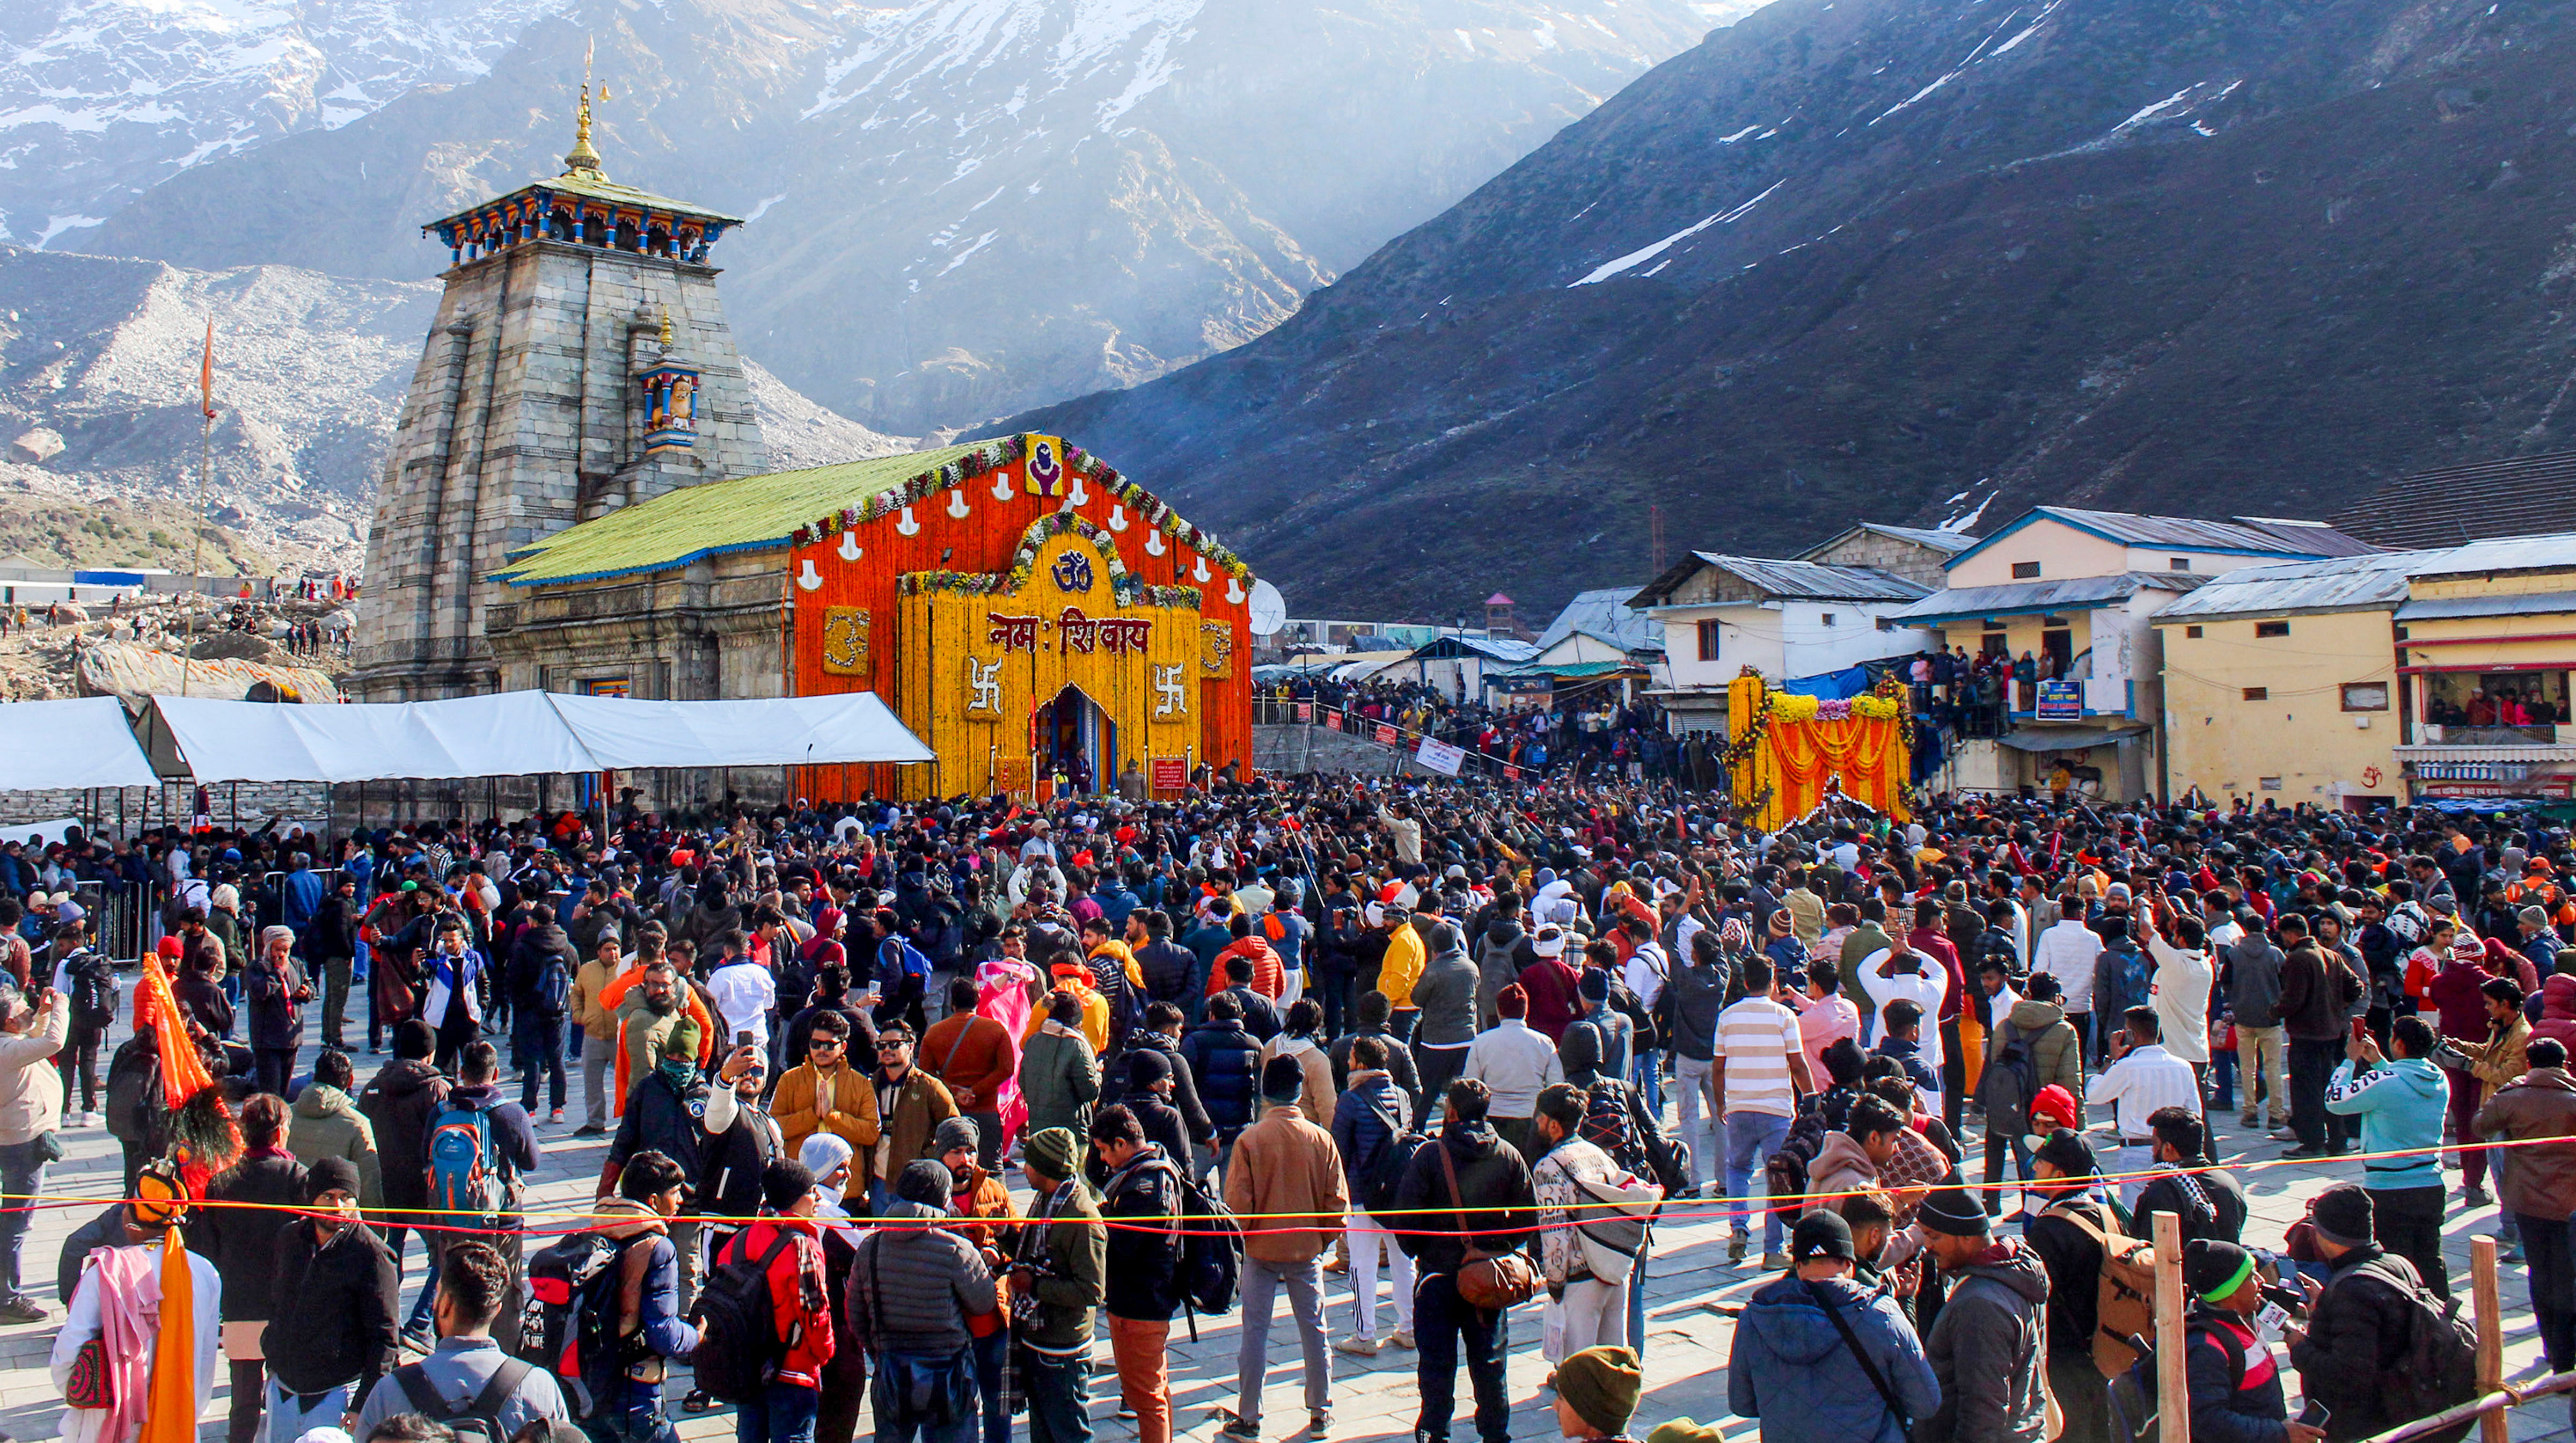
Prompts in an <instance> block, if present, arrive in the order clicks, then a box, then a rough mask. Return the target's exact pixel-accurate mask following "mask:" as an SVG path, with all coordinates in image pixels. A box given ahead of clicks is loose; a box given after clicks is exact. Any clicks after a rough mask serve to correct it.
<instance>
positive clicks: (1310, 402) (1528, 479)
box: [1012, 0, 2576, 616]
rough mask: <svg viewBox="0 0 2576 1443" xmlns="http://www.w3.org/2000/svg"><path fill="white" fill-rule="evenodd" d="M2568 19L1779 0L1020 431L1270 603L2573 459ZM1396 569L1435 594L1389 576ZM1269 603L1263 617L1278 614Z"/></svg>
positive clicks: (2464, 4) (2285, 504) (1464, 601)
mask: <svg viewBox="0 0 2576 1443" xmlns="http://www.w3.org/2000/svg"><path fill="white" fill-rule="evenodd" d="M2571 32H2576V7H2569V6H2566V5H2563V4H2548V3H2535V0H2298V3H2281V0H2183V3H2175V0H1981V3H1959V0H1937V3H1927V0H1781V3H1778V4H1775V5H1772V6H1770V7H1769V8H1767V9H1765V10H1763V11H1761V12H1759V13H1757V14H1755V15H1753V16H1751V17H1749V18H1748V19H1746V20H1744V21H1742V22H1740V23H1738V24H1736V25H1734V26H1732V27H1730V28H1727V29H1724V30H1720V31H1717V32H1715V33H1713V34H1712V35H1711V36H1710V37H1709V38H1708V39H1707V40H1706V41H1705V42H1704V43H1703V44H1702V45H1700V46H1699V47H1698V48H1696V49H1694V50H1692V51H1690V52H1688V53H1687V54H1684V55H1682V56H1679V57H1677V58H1675V59H1674V60H1672V61H1670V62H1668V63H1666V64H1664V65H1663V66H1661V67H1659V68H1658V69H1656V70H1655V71H1654V72H1652V73H1651V74H1649V75H1647V76H1646V77H1644V78H1643V79H1641V80H1639V81H1638V82H1636V83H1635V84H1633V85H1631V86H1629V87H1628V88H1627V89H1626V90H1624V91H1622V92H1621V93H1620V94H1619V95H1618V96H1616V97H1615V98H1613V99H1612V100H1610V101H1609V102H1607V103H1606V104H1604V105H1603V106H1602V107H1601V108H1600V109H1598V110H1597V111H1595V112H1594V113H1593V114H1591V115H1590V116H1588V117H1586V118H1585V119H1583V120H1582V121H1580V122H1578V123H1577V124H1575V125H1573V126H1571V127H1569V128H1568V129H1567V130H1566V131H1564V132H1563V133H1562V134H1560V135H1559V136H1558V137H1557V138H1556V139H1555V140H1554V141H1552V142H1551V143H1549V144H1548V145H1546V146H1544V147H1541V148H1540V149H1539V150H1538V151H1536V152H1535V153H1533V154H1532V155H1530V156H1529V157H1528V158H1527V159H1525V160H1523V161H1522V162H1520V163H1519V164H1517V165H1515V166H1513V167H1512V168H1511V169H1510V170H1508V171H1506V172H1505V173H1503V174H1502V175H1500V176H1498V177H1497V178H1496V179H1495V180H1493V181H1492V182H1491V183H1489V184H1487V185H1485V186H1483V187H1482V188H1480V189H1479V190H1477V191H1476V192H1475V193H1474V194H1472V195H1470V196H1468V197H1467V198H1466V199H1464V200H1463V201H1461V202H1460V203H1459V204H1457V205H1456V206H1453V207H1451V208H1450V209H1449V210H1448V211H1447V212H1445V213H1443V214H1442V215H1441V216H1439V217H1438V218H1437V219H1435V220H1433V221H1431V222H1430V223H1428V224H1425V225H1423V226H1421V227H1419V228H1417V229H1416V230H1414V231H1413V232H1411V233H1409V234H1407V235H1405V236H1403V237H1402V238H1400V239H1398V240H1397V241H1395V242H1393V243H1391V244H1389V245H1388V246H1387V247H1385V248H1384V249H1383V250H1381V251H1380V252H1378V253H1377V254H1376V255H1374V256H1372V257H1371V258H1370V259H1369V260H1368V261H1367V262H1365V263H1364V264H1362V265H1360V266H1358V267H1356V268H1354V269H1353V270H1352V271H1351V272H1350V273H1349V274H1348V275H1347V276H1345V277H1344V278H1343V279H1342V280H1341V281H1339V282H1338V283H1337V284H1335V285H1334V286H1332V287H1331V288H1330V289H1328V290H1325V291H1323V292H1321V293H1320V294H1318V295H1316V296H1313V297H1310V298H1309V300H1308V301H1307V303H1306V305H1305V306H1304V308H1303V309H1302V310H1301V311H1300V312H1299V313H1298V315H1297V316H1296V317H1294V318H1293V319H1291V320H1289V321H1288V322H1286V323H1284V324H1283V325H1281V326H1280V327H1278V328H1277V329H1275V330H1273V331H1272V332H1270V333H1269V334H1268V335H1266V336H1264V337H1263V338H1262V339H1260V340H1259V341H1256V342H1254V343H1252V344H1250V345H1247V346H1244V347H1242V348H1240V349H1237V350H1234V351H1231V352H1228V353H1226V354H1224V355H1222V356H1219V357H1217V358H1214V359H1212V360H1208V361H1202V362H1200V363H1198V364H1196V365H1193V366H1191V367H1189V368H1187V369H1185V370H1182V371H1180V372H1178V373H1177V374H1175V375H1171V376H1167V377H1165V378H1163V379H1161V380H1159V381H1156V382H1154V383H1152V384H1149V385H1145V386H1141V387H1138V388H1136V389H1134V390H1131V391H1127V392H1123V393H1115V394H1102V395H1095V396H1092V397H1088V398H1085V399H1083V400H1080V401H1076V402H1072V403H1069V404H1065V405H1060V406H1056V407H1051V408H1047V409H1044V410H1041V411H1039V412H1036V413H1034V414H1031V415H1027V416H1024V417H1021V418H1019V419H1018V420H1017V421H1015V422H1013V423H1012V424H1014V425H1027V426H1031V427H1035V428H1039V429H1049V430H1060V431H1062V432H1064V433H1066V434H1069V435H1072V436H1075V437H1078V438H1079V439H1080V440H1081V442H1082V444H1083V445H1085V446H1086V447H1089V448H1091V449H1093V450H1095V451H1098V452H1099V453H1101V454H1103V455H1107V456H1110V457H1113V458H1116V459H1117V460H1118V461H1119V462H1120V464H1121V465H1122V466H1125V467H1128V468H1130V469H1132V470H1133V471H1135V472H1136V474H1137V475H1138V476H1139V477H1140V478H1141V479H1143V480H1145V482H1146V484H1148V485H1154V486H1157V487H1158V488H1159V489H1160V490H1161V491H1162V493H1163V494H1165V495H1168V496H1171V497H1172V498H1173V499H1174V500H1175V502H1176V503H1177V504H1179V505H1181V506H1183V507H1184V508H1185V509H1187V510H1188V511H1189V512H1190V514H1191V515H1192V516H1193V517H1199V518H1204V520H1205V522H1206V523H1207V524H1209V525H1210V526H1212V527H1213V528H1214V529H1216V530H1217V531H1218V532H1219V534H1222V535H1225V536H1226V537H1227V539H1228V541H1229V543H1230V544H1233V545H1235V546H1237V547H1239V548H1240V549H1242V550H1243V551H1244V552H1245V553H1246V554H1248V555H1250V556H1253V557H1256V558H1259V560H1260V563H1261V564H1262V567H1263V570H1264V573H1265V574H1266V575H1269V576H1271V577H1273V578H1275V579H1276V580H1278V581H1279V582H1280V583H1281V584H1282V585H1283V586H1284V587H1287V588H1288V589H1289V596H1290V602H1291V605H1292V607H1293V606H1297V605H1300V604H1306V605H1312V604H1314V600H1313V599H1314V598H1317V597H1320V596H1330V597H1331V598H1333V601H1332V609H1333V610H1334V612H1335V614H1366V613H1369V612H1371V611H1374V610H1379V609H1395V610H1409V611H1427V612H1428V614H1433V615H1444V616H1445V615H1448V614H1450V612H1451V610H1452V609H1455V608H1457V607H1460V606H1468V607H1472V605H1473V604H1474V603H1475V602H1476V601H1477V600H1478V599H1480V598H1481V597H1482V596H1483V595H1484V594H1485V593H1487V592H1489V591H1491V590H1493V589H1494V588H1495V586H1496V585H1498V584H1499V585H1500V586H1502V587H1503V588H1504V589H1506V590H1509V591H1511V592H1512V593H1513V594H1514V595H1515V596H1517V597H1518V598H1520V600H1521V601H1522V602H1523V603H1524V604H1525V605H1530V606H1534V607H1536V608H1537V609H1540V610H1542V611H1543V610H1544V609H1545V608H1546V607H1547V606H1549V605H1552V604H1554V603H1555V602H1559V601H1562V600H1563V599H1564V598H1565V597H1566V596H1567V595H1568V594H1570V593H1571V592H1573V591H1574V590H1576V589H1578V588H1580V587H1584V586H1588V585H1598V584H1607V583H1612V582H1625V581H1629V580H1633V579H1635V578H1637V577H1639V576H1642V575H1644V574H1645V572H1646V569H1647V522H1646V517H1647V512H1648V508H1649V507H1650V506H1653V505H1658V504H1659V505H1660V506H1661V508H1662V510H1663V513H1664V518H1665V526H1666V531H1667V534H1668V536H1669V537H1670V539H1671V544H1672V546H1673V547H1674V549H1675V550H1676V551H1677V550H1679V549H1680V548H1683V547H1700V548H1731V549H1740V550H1746V551H1752V552H1757V553H1760V554H1767V555H1781V554H1786V553H1787V552H1788V551H1789V550H1790V549H1791V548H1794V547H1796V546H1798V545H1801V544H1804V543H1807V542H1811V541H1813V540H1816V539H1819V538H1820V537H1822V536H1824V535H1827V534H1829V533H1831V532H1832V531H1834V530H1836V529H1838V528H1840V527H1841V526H1843V525H1845V524H1848V522H1850V521H1851V520H1852V519H1854V518H1856V517H1863V516H1866V517H1871V518H1876V519H1882V520H1887V521H1913V522H1933V521H1939V520H1943V519H1948V518H1952V517H1956V516H1962V515H1968V514H1972V513H1977V512H1982V513H1983V517H1984V519H1986V520H1988V521H1992V520H1995V519H2000V518H2001V517H2004V516H2006V515H2009V514H2011V513H2012V512H2013V511H2015V510H2017V509H2019V508H2020V507H2022V506H2023V505H2026V504H2028V503H2031V502H2034V501H2039V500H2043V499H2044V500H2058V501H2073V502H2076V503H2079V504H2091V505H2100V506H2116V507H2127V508H2135V509H2142V510H2172V511H2179V512H2185V513H2200V514H2231V513H2233V514H2243V513H2269V514H2307V515H2321V514H2331V513H2332V512H2334V511H2336V510H2339V509H2341V505H2342V503H2343V501H2344V500H2345V498H2347V497H2348V496H2350V495H2351V494H2352V493H2353V492H2354V491H2355V490H2357V489H2359V488H2364V487H2367V486H2370V485H2372V484H2374V483H2375V482H2376V481H2377V480H2378V479H2381V478H2385V477H2388V476H2391V475H2396V474H2402V473H2404V472H2407V471H2411V470H2416V469H2421V468H2423V467H2426V466H2430V465H2435V464H2441V463H2445V462H2451V461H2456V460H2465V459H2476V458H2481V457H2488V456H2497V455H2510V454H2514V453H2516V452H2517V451H2519V450H2525V449H2530V450H2538V449H2550V448H2562V449H2563V448H2565V447H2568V446H2570V445H2576V408H2571V407H2570V406H2569V405H2568V404H2567V403H2568V400H2569V397H2570V393H2571V390H2572V389H2576V308H2571V306H2570V292H2571V289H2576V84H2571V83H2570V80H2569V75H2570V73H2571V71H2570V65H2571V61H2576V45H2571V41H2572V40H2576V33H2571ZM1425 578H1436V580H1434V581H1433V582H1432V583H1431V585H1430V586H1429V588H1428V590H1426V588H1425ZM1301 597H1302V598H1306V600H1305V601H1304V602H1303V603H1301V601H1300V598H1301Z"/></svg>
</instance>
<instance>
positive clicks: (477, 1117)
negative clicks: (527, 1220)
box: [429, 1107, 505, 1232]
mask: <svg viewBox="0 0 2576 1443" xmlns="http://www.w3.org/2000/svg"><path fill="white" fill-rule="evenodd" d="M492 1142H493V1136H492V1113H491V1111H490V1109H488V1108H480V1107H442V1108H440V1109H439V1110H438V1112H437V1113H436V1115H434V1116H433V1117H432V1118H431V1119H430V1124H429V1205H430V1207H431V1209H432V1210H433V1211H432V1216H431V1219H430V1221H431V1222H432V1223H434V1224H435V1225H437V1226H440V1227H450V1228H473V1229H479V1230H482V1231H486V1232H490V1231H496V1230H498V1229H499V1227H500V1226H501V1208H502V1195H503V1192H504V1191H505V1189H504V1187H503V1180H502V1176H501V1165H500V1159H499V1158H498V1157H496V1156H495V1155H494V1154H493V1151H492Z"/></svg>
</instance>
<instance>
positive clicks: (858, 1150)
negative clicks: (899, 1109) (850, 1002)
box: [769, 1012, 877, 1212]
mask: <svg viewBox="0 0 2576 1443" xmlns="http://www.w3.org/2000/svg"><path fill="white" fill-rule="evenodd" d="M849 1049H850V1020H849V1019H848V1018H847V1017H844V1016H842V1015H841V1014H840V1013H838V1012H824V1013H820V1014H818V1015H817V1016H816V1017H815V1018H814V1035H813V1036H812V1037H811V1038H810V1039H808V1040H807V1042H806V1044H805V1059H806V1060H805V1061H804V1062H803V1063H802V1064H800V1065H798V1066H795V1067H791V1068H789V1069H788V1070H787V1075H786V1076H784V1077H781V1078H779V1079H778V1092H777V1095H776V1096H774V1097H772V1098H771V1099H770V1100H769V1117H770V1120H771V1121H773V1122H775V1123H777V1124H778V1135H779V1141H780V1143H781V1151H780V1155H781V1156H784V1157H794V1156H796V1154H797V1153H798V1152H799V1151H800V1150H802V1149H803V1148H804V1146H805V1139H807V1138H809V1137H812V1136H813V1135H814V1134H816V1133H818V1132H828V1133H830V1134H832V1135H833V1136H834V1137H837V1138H839V1139H841V1140H842V1141H843V1142H846V1143H848V1144H849V1145H850V1152H851V1155H852V1157H853V1158H854V1159H856V1160H857V1164H858V1165H857V1166H854V1167H852V1168H851V1169H850V1181H849V1185H848V1187H846V1188H845V1189H844V1190H843V1191H842V1198H843V1200H844V1201H853V1200H854V1201H856V1202H857V1203H858V1204H859V1206H860V1210H861V1211H862V1212H864V1211H866V1207H867V1200H868V1180H869V1177H870V1175H871V1173H872V1172H873V1169H872V1168H871V1167H870V1166H869V1163H870V1162H871V1161H872V1160H873V1159H874V1157H875V1156H876V1146H877V1090H876V1087H875V1086H874V1085H873V1084H871V1083H870V1082H869V1081H868V1074H867V1072H866V1071H865V1070H864V1069H862V1068H860V1067H858V1066H855V1065H853V1064H852V1063H851V1061H850V1057H849Z"/></svg>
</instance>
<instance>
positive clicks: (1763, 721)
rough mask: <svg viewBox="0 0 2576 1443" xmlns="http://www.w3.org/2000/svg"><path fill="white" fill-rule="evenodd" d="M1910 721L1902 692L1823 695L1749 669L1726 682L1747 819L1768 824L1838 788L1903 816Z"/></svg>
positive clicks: (1789, 817) (1791, 817) (1737, 784)
mask: <svg viewBox="0 0 2576 1443" xmlns="http://www.w3.org/2000/svg"><path fill="white" fill-rule="evenodd" d="M1905 728H1906V717H1905V706H1904V703H1903V701H1902V700H1901V699H1899V698H1896V697H1891V696H1877V695H1872V696H1864V697H1857V698H1854V699H1853V700H1852V701H1850V702H1848V703H1820V702H1819V701H1818V700H1817V699H1816V698H1814V697H1810V696H1794V695H1789V694H1785V693H1780V692H1774V691H1772V690H1770V689H1769V687H1768V686H1766V685H1765V684H1764V683H1763V680H1762V678H1761V677H1759V676H1757V675H1754V674H1752V673H1751V672H1750V671H1749V670H1748V671H1747V672H1746V673H1745V674H1744V675H1741V676H1738V677H1737V678H1736V679H1735V680H1734V681H1733V682H1731V683H1729V684H1728V686H1727V731H1728V735H1729V739H1730V743H1731V744H1732V746H1734V747H1735V748H1737V749H1739V750H1740V752H1741V755H1740V756H1739V757H1738V758H1737V760H1736V762H1735V764H1734V766H1733V768H1732V771H1733V773H1734V776H1733V781H1734V791H1735V797H1736V800H1737V804H1738V805H1739V806H1744V807H1750V808H1752V809H1753V810H1752V814H1751V815H1750V816H1749V817H1747V818H1746V820H1747V821H1749V822H1750V823H1751V824H1752V825H1754V826H1756V827H1759V828H1761V829H1762V830H1764V831H1770V830H1772V829H1774V828H1777V827H1780V826H1782V825H1784V824H1786V823H1789V822H1794V821H1796V820H1797V819H1799V818H1800V817H1803V816H1805V815H1807V814H1808V813H1809V812H1812V811H1814V810H1815V809H1816V808H1817V807H1819V806H1821V805H1823V803H1824V802H1825V800H1826V798H1827V796H1828V795H1829V794H1831V793H1834V792H1839V793H1840V794H1841V795H1843V796H1845V797H1849V798H1850V799H1851V800H1853V801H1856V802H1859V803H1861V804H1862V805H1864V806H1866V807H1869V808H1870V809H1871V810H1873V811H1877V812H1880V813H1882V814H1884V815H1887V816H1890V817H1893V818H1895V819H1896V820H1898V821H1903V820H1905V819H1906V818H1907V817H1908V816H1909V815H1910V812H1909V808H1908V807H1907V804H1906V793H1907V790H1908V788H1909V786H1910V783H1911V780H1912V775H1913V758H1912V752H1911V749H1910V748H1909V747H1908V745H1907V737H1906V730H1905Z"/></svg>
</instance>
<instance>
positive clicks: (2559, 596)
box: [2397, 591, 2576, 621]
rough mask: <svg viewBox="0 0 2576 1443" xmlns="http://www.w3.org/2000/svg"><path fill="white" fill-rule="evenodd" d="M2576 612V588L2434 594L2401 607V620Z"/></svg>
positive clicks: (2399, 609) (2398, 611) (2399, 618)
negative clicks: (2484, 593)
mask: <svg viewBox="0 0 2576 1443" xmlns="http://www.w3.org/2000/svg"><path fill="white" fill-rule="evenodd" d="M2562 611H2576V591H2533V592H2523V593H2519V594H2515V593H2507V594H2505V595H2503V596H2434V597H2426V598H2424V599H2422V600H2419V601H2410V602H2407V603H2406V604H2405V605H2403V606H2400V607H2398V608H2397V619H2398V620H2399V621H2437V620H2440V619H2442V618H2445V617H2456V616H2547V615H2550V614H2552V613H2555V612H2562Z"/></svg>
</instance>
